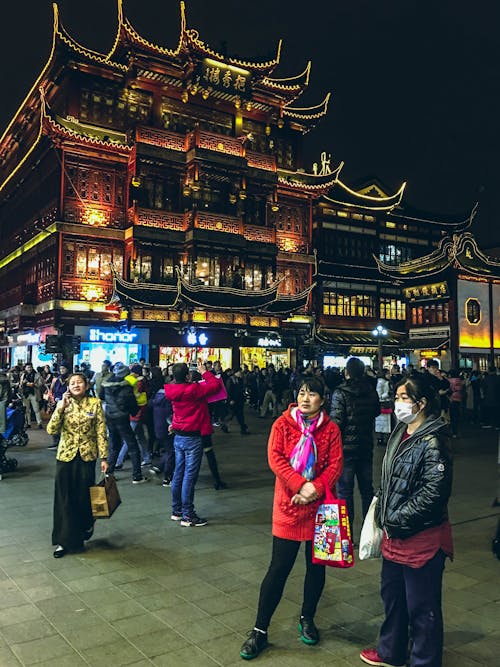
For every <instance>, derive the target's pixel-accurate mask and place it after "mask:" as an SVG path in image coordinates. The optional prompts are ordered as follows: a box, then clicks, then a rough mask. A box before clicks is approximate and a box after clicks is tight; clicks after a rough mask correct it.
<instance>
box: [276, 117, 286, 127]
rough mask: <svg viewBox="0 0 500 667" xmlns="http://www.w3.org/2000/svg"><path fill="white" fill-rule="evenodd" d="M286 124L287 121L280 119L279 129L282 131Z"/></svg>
mask: <svg viewBox="0 0 500 667" xmlns="http://www.w3.org/2000/svg"><path fill="white" fill-rule="evenodd" d="M284 124H285V121H284V120H283V118H278V123H277V125H278V127H279V128H280V130H281V128H282V127H283V126H284Z"/></svg>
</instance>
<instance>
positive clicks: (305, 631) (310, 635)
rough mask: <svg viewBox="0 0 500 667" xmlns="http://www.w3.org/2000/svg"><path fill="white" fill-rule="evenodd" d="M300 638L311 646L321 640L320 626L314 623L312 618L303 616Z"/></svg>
mask: <svg viewBox="0 0 500 667" xmlns="http://www.w3.org/2000/svg"><path fill="white" fill-rule="evenodd" d="M299 632H300V638H301V640H302V641H303V642H304V644H310V645H311V646H312V645H314V644H317V643H318V642H319V632H318V628H317V627H316V626H315V625H314V621H313V620H312V618H306V617H305V616H301V617H300V620H299Z"/></svg>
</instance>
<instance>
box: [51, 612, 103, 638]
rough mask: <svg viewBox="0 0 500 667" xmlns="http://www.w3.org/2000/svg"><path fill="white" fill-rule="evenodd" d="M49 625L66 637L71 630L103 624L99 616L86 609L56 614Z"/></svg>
mask: <svg viewBox="0 0 500 667" xmlns="http://www.w3.org/2000/svg"><path fill="white" fill-rule="evenodd" d="M50 621H51V623H52V624H53V625H54V627H55V628H56V629H57V631H58V632H59V633H61V634H62V635H65V636H68V635H69V633H71V631H72V630H73V628H88V627H90V626H95V625H98V624H99V623H101V624H103V620H102V618H101V616H98V615H97V614H95V613H94V612H93V611H92V610H91V609H88V607H83V608H81V609H79V610H75V611H70V612H66V613H56V614H54V615H53V616H51V617H50Z"/></svg>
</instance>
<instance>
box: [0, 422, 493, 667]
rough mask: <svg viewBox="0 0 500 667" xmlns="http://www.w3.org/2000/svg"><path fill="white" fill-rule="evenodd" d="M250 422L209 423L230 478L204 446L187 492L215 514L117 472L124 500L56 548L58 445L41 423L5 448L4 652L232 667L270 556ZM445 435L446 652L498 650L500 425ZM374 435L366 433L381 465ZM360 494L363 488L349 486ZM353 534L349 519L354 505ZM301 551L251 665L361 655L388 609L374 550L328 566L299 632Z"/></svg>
mask: <svg viewBox="0 0 500 667" xmlns="http://www.w3.org/2000/svg"><path fill="white" fill-rule="evenodd" d="M248 422H249V426H250V429H251V431H252V434H251V435H250V436H248V437H242V436H240V435H239V431H238V429H237V428H236V426H231V429H232V432H231V433H229V434H224V433H217V434H216V436H215V443H216V451H217V456H218V459H219V465H220V468H221V471H222V476H223V478H224V479H225V480H226V481H227V483H228V485H229V488H228V489H227V490H223V491H215V490H214V488H213V486H212V481H211V478H210V473H209V471H208V467H207V466H206V462H205V461H204V462H203V466H202V471H201V474H200V480H199V483H198V487H197V493H196V508H197V511H198V513H199V514H200V515H201V516H206V517H207V518H208V519H209V525H208V526H206V527H200V528H181V527H180V526H179V525H178V524H176V523H174V522H172V521H171V520H170V489H169V488H164V487H162V486H161V483H160V481H161V480H158V481H154V480H151V481H150V482H149V483H148V484H143V485H140V486H133V485H132V484H131V473H130V464H129V463H128V466H129V467H128V469H127V470H123V471H121V472H120V473H117V479H118V484H119V489H120V492H121V495H122V499H123V503H122V505H121V507H120V508H119V509H118V510H117V512H116V514H115V515H114V516H113V517H112V518H111V519H110V520H100V521H98V523H97V525H96V530H95V536H94V538H93V539H92V540H91V541H90V542H88V548H87V550H86V552H84V553H81V554H78V555H67V556H66V557H64V558H63V559H60V560H56V559H54V558H53V556H52V551H53V548H52V546H51V543H50V534H51V513H52V488H53V475H54V467H55V466H54V459H55V454H54V452H53V451H49V450H47V449H46V447H47V445H48V444H49V441H50V439H49V437H48V436H47V434H46V433H45V432H44V431H36V430H32V431H30V443H29V445H28V447H26V448H24V449H18V448H16V449H15V450H12V449H11V450H9V452H8V454H9V456H15V457H16V458H17V459H18V461H19V471H18V472H17V473H15V474H6V475H4V478H3V480H2V481H0V499H1V508H2V510H1V513H0V667H14V666H19V665H34V664H36V665H38V666H39V667H45V666H47V667H48V666H49V665H50V667H65V666H70V667H80V666H83V665H90V666H91V667H98V666H100V665H113V666H114V667H115V666H116V667H117V666H119V665H135V666H136V667H139V666H146V665H157V666H160V667H196V666H198V665H199V666H200V667H210V666H211V665H224V666H228V667H230V666H231V667H233V666H235V665H239V666H240V667H241V665H243V664H244V662H243V661H242V660H241V659H240V658H239V648H240V645H241V644H242V642H243V640H244V639H245V635H246V632H247V631H248V630H249V629H250V628H251V627H252V626H253V623H254V619H255V609H256V604H257V597H258V591H259V585H260V581H261V579H262V577H263V575H264V573H265V570H266V567H267V565H268V562H269V556H270V546H271V534H270V526H271V505H272V492H273V477H272V474H271V473H270V471H269V470H268V468H267V461H266V442H267V435H268V432H269V428H270V424H271V420H270V419H268V420H261V419H256V418H254V417H253V415H250V416H249V420H248ZM463 435H464V437H462V438H460V439H458V440H454V441H453V446H454V450H455V484H454V493H453V498H452V501H451V505H450V512H451V520H452V523H453V524H454V536H455V552H456V557H455V561H454V562H453V563H449V562H448V563H447V566H446V572H445V577H444V616H445V626H446V627H445V630H446V632H445V659H444V666H445V667H478V666H479V665H484V666H488V667H494V666H497V665H500V561H498V560H497V559H496V558H495V557H494V556H493V555H492V553H491V539H492V535H493V532H494V527H495V526H496V522H497V518H498V514H499V511H498V508H493V507H492V506H491V505H492V500H493V498H494V496H495V494H496V485H497V437H498V432H496V431H492V430H480V429H474V430H472V428H471V427H466V428H465V429H464V434H463ZM381 456H382V449H381V448H378V447H377V448H376V461H375V474H376V476H377V477H378V472H379V470H380V460H381ZM358 507H359V502H358ZM355 533H356V534H359V520H357V521H356V530H355ZM303 572H304V564H303V557H302V555H301V558H300V559H298V560H297V564H296V566H295V568H294V570H293V572H292V575H291V577H290V579H289V582H288V584H287V587H286V589H285V595H284V599H283V600H282V602H281V604H280V606H279V607H278V610H277V612H276V614H275V617H274V619H273V622H272V624H271V627H270V630H269V639H270V641H271V642H272V646H271V647H270V648H269V649H268V650H266V651H264V652H263V653H262V655H261V656H259V658H258V659H257V661H256V662H255V664H256V665H262V666H263V667H264V666H265V665H273V666H276V667H278V666H281V665H283V666H284V665H287V666H288V667H295V666H299V665H300V666H301V667H303V666H307V667H309V666H311V667H313V666H314V667H326V666H328V667H348V666H354V665H356V666H358V667H359V666H360V665H361V664H362V663H361V662H360V660H359V657H358V654H359V650H360V649H361V648H364V647H366V646H370V645H374V643H375V641H376V637H377V631H378V628H379V626H380V622H381V619H382V605H381V602H380V597H379V578H380V561H377V560H375V561H365V562H357V563H356V566H355V567H354V568H353V569H352V570H348V571H342V570H335V569H333V568H328V572H327V584H326V588H325V592H324V595H323V598H322V600H321V603H320V607H319V610H318V614H317V617H316V621H317V624H318V626H319V628H320V631H321V643H320V644H319V645H318V646H315V647H308V646H306V645H304V644H302V643H301V642H300V641H299V638H298V632H297V618H298V613H299V604H300V601H301V589H302V580H303V579H302V577H303Z"/></svg>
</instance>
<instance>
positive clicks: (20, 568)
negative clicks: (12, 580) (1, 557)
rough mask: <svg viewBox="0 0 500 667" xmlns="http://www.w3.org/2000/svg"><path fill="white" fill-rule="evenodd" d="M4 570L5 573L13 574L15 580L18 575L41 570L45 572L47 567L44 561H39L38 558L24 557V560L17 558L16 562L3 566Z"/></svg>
mask: <svg viewBox="0 0 500 667" xmlns="http://www.w3.org/2000/svg"><path fill="white" fill-rule="evenodd" d="M4 572H5V574H7V575H12V576H15V577H16V580H17V578H18V577H23V576H28V575H31V574H33V575H36V574H39V573H41V572H47V567H46V565H45V563H44V562H41V561H39V560H34V559H25V560H18V561H17V563H16V564H13V565H12V566H10V567H8V568H5V570H4Z"/></svg>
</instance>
